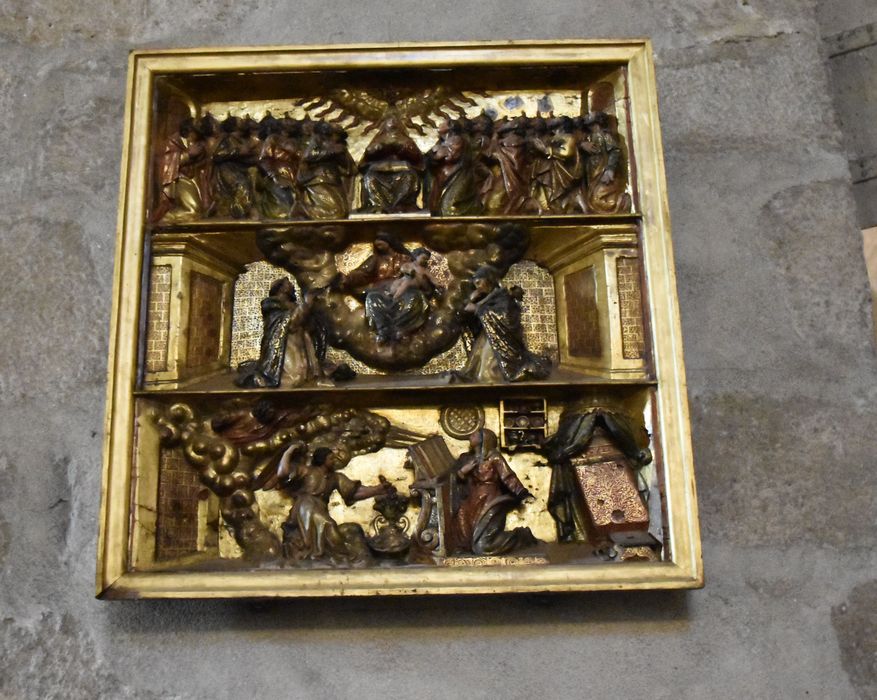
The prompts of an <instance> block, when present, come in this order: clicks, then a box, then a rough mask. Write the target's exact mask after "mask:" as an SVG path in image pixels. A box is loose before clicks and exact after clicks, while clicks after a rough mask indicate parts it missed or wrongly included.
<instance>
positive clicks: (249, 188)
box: [211, 116, 258, 219]
mask: <svg viewBox="0 0 877 700" xmlns="http://www.w3.org/2000/svg"><path fill="white" fill-rule="evenodd" d="M256 128H257V125H256V123H255V122H253V121H252V120H250V119H239V118H238V117H232V116H230V117H227V118H226V119H225V120H223V122H222V123H221V124H220V134H219V136H218V138H217V142H216V145H215V147H214V148H213V152H212V154H211V155H212V158H213V177H212V180H213V183H212V191H213V198H214V200H215V214H216V216H220V217H229V216H230V217H232V218H235V219H244V218H247V217H250V216H252V215H253V214H254V212H255V194H254V187H253V178H252V177H251V175H250V167H252V166H253V164H254V163H255V159H256V156H257V149H258V139H257V138H256V135H255V129H256Z"/></svg>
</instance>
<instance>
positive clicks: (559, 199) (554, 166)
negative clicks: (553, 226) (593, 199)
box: [534, 117, 585, 214]
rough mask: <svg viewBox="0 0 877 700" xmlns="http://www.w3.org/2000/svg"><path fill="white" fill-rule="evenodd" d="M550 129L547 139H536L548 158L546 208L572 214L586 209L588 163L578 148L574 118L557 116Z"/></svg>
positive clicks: (557, 212)
mask: <svg viewBox="0 0 877 700" xmlns="http://www.w3.org/2000/svg"><path fill="white" fill-rule="evenodd" d="M548 127H549V130H550V133H549V135H548V136H547V138H545V139H541V140H539V141H538V142H534V148H538V149H540V155H541V156H542V157H543V158H544V159H545V163H546V170H545V176H546V181H547V188H546V190H545V192H544V197H545V199H544V201H543V202H542V203H540V206H541V207H545V208H544V209H543V211H544V212H545V213H551V214H571V213H574V212H576V211H578V212H584V211H585V193H584V187H585V165H584V161H583V159H582V155H581V152H580V151H579V141H578V139H577V138H576V134H575V132H576V129H575V122H574V121H573V119H572V118H571V117H558V118H557V119H552V120H551V121H550V122H549V123H548Z"/></svg>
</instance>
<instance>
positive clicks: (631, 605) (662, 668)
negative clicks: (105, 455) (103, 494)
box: [0, 0, 877, 700]
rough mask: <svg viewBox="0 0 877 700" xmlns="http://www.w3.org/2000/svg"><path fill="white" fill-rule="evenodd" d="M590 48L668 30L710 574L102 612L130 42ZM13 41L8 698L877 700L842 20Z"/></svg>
mask: <svg viewBox="0 0 877 700" xmlns="http://www.w3.org/2000/svg"><path fill="white" fill-rule="evenodd" d="M862 5H863V6H868V5H869V4H868V3H862ZM835 31H842V28H841V29H836V30H835ZM583 36H585V37H612V36H651V37H652V38H653V40H654V43H655V52H656V59H657V78H658V87H659V92H660V100H661V104H660V107H661V114H662V121H663V123H662V129H663V134H664V146H665V150H666V162H667V175H668V181H669V189H670V211H671V214H672V217H673V226H674V229H673V237H674V242H675V249H676V263H677V271H678V278H679V293H680V303H681V314H682V324H683V332H684V340H685V347H686V356H687V362H688V379H689V394H690V398H691V409H692V410H691V419H692V428H693V433H694V446H695V463H696V468H697V477H698V488H699V494H700V503H701V525H702V530H703V541H704V556H705V565H706V576H707V585H706V588H705V589H704V590H703V591H697V592H691V593H660V592H654V593H604V594H599V595H576V596H572V595H563V596H551V597H502V598H458V599H442V598H435V599H414V598H412V599H404V600H344V601H331V600H330V601H301V602H286V603H228V602H209V601H201V602H197V601H196V602H187V601H175V602H148V601H139V602H127V603H118V602H116V603H108V602H99V601H96V600H94V599H93V581H94V560H95V543H96V533H97V514H98V504H99V497H100V460H101V433H102V430H103V400H104V382H105V364H106V349H107V330H108V327H109V309H110V297H111V286H112V275H113V250H114V235H115V234H114V231H115V222H116V204H117V188H118V172H119V158H120V153H121V131H122V111H123V103H124V94H125V70H126V58H127V52H128V50H129V49H131V48H135V47H161V46H166V47H171V46H197V45H211V44H228V45H232V44H239V45H253V44H270V43H296V42H299V43H305V42H312V43H313V42H325V43H348V42H382V41H397V40H461V39H479V38H551V37H557V38H573V37H583ZM0 38H2V41H0V59H2V60H0V81H2V89H0V107H2V109H0V113H2V114H4V115H7V119H6V123H7V127H6V129H5V130H4V134H3V137H2V138H3V145H4V158H3V167H2V170H0V211H2V212H3V215H4V217H5V221H4V230H3V235H2V236H0V267H2V274H0V299H2V302H0V328H2V335H0V358H2V359H0V412H2V420H0V611H2V614H0V696H2V697H10V698H31V697H32V698H46V697H61V696H63V697H75V698H94V697H111V698H118V697H132V698H133V697H136V698H150V697H160V698H167V697H177V698H203V697H213V698H226V697H238V696H250V695H252V696H256V697H298V698H308V699H311V698H339V697H355V698H372V697H375V698H377V697H380V698H386V697H418V698H421V697H422V698H427V697H442V698H446V697H456V696H461V697H506V698H523V697H534V696H539V697H594V698H607V697H612V698H630V699H639V698H649V699H651V700H657V699H659V698H693V699H697V700H699V699H700V698H706V697H709V698H717V699H718V698H737V697H752V698H802V697H813V698H833V699H834V698H838V699H844V698H851V699H852V698H868V697H874V694H875V693H877V672H875V666H874V659H875V653H874V652H875V648H874V645H875V641H874V640H875V639H877V634H875V627H877V619H875V614H877V613H875V610H877V605H875V600H877V580H875V571H877V554H875V544H877V530H875V527H874V488H875V485H877V470H875V469H874V437H873V436H874V435H875V433H877V418H875V410H874V404H875V399H877V388H875V380H877V371H875V355H874V346H873V343H872V341H871V327H870V310H869V306H868V304H869V302H868V286H867V281H866V277H865V269H864V265H863V262H862V254H861V238H860V234H859V232H858V230H857V227H856V222H855V216H854V204H853V199H852V196H851V180H850V172H849V167H848V164H847V158H846V156H845V152H844V148H843V146H842V143H841V139H840V131H839V129H838V124H837V121H836V118H835V113H834V111H833V106H832V103H831V99H830V96H829V95H830V91H829V87H828V83H829V81H828V73H827V70H826V63H825V61H826V58H825V54H824V49H823V44H822V42H821V40H820V28H819V26H818V24H817V17H816V8H815V5H814V4H813V3H812V2H809V1H804V0H738V1H734V0H671V1H669V2H664V3H658V2H651V1H650V0H649V1H647V0H624V1H622V2H616V3H585V2H580V1H574V0H544V1H543V2H540V3H525V2H521V1H520V0H505V1H504V2H498V1H496V0H490V1H487V2H479V3H470V2H461V1H460V0H451V1H449V2H445V3H434V2H424V1H423V0H406V1H404V2H403V1H401V0H397V1H390V2H375V1H374V0H362V1H361V2H358V3H348V2H340V1H339V0H319V1H317V0H300V1H299V2H281V1H279V0H263V1H262V2H255V0H236V1H235V2H232V1H231V0H218V1H217V2H214V3H183V4H181V3H170V2H167V0H156V1H155V2H150V3H148V4H147V3H145V2H143V1H142V0H119V1H118V2H113V3H107V2H98V1H97V0H84V1H83V2H80V3H70V2H60V1H59V0H33V1H32V2H25V1H24V0H11V2H6V3H3V4H2V6H0Z"/></svg>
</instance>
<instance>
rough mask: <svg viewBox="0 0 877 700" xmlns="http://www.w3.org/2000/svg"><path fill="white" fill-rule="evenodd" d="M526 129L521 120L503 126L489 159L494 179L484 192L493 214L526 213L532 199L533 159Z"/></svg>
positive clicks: (495, 139) (498, 130)
mask: <svg viewBox="0 0 877 700" xmlns="http://www.w3.org/2000/svg"><path fill="white" fill-rule="evenodd" d="M525 133H526V132H525V128H524V124H523V123H522V120H521V119H520V118H515V119H507V120H505V121H503V122H501V123H500V124H499V126H498V127H497V129H496V133H495V135H494V138H493V140H492V143H491V148H490V151H489V157H490V160H491V162H492V165H491V172H492V177H491V178H490V179H489V180H488V181H487V182H486V183H485V189H484V190H483V195H482V197H483V201H484V208H485V211H487V212H488V213H489V214H523V213H524V212H526V211H527V210H528V208H529V207H528V203H529V200H530V181H529V170H530V168H529V160H528V154H527V140H526V138H525Z"/></svg>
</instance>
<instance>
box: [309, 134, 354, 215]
mask: <svg viewBox="0 0 877 700" xmlns="http://www.w3.org/2000/svg"><path fill="white" fill-rule="evenodd" d="M308 129H309V131H310V132H311V133H310V134H309V135H308V134H307V133H306V136H307V137H308V140H307V145H306V146H305V149H304V153H303V154H302V158H301V166H300V168H299V171H298V174H297V176H296V185H297V187H298V198H297V200H296V202H295V205H294V207H293V215H295V216H300V217H302V218H305V219H346V218H347V216H348V215H349V214H350V201H351V198H352V185H353V176H354V173H355V172H356V164H355V163H354V162H353V158H352V157H351V156H350V152H349V151H348V150H347V132H346V131H344V129H341V128H339V127H336V126H333V125H332V124H329V123H327V122H317V123H316V124H312V125H310V124H309V125H308Z"/></svg>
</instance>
